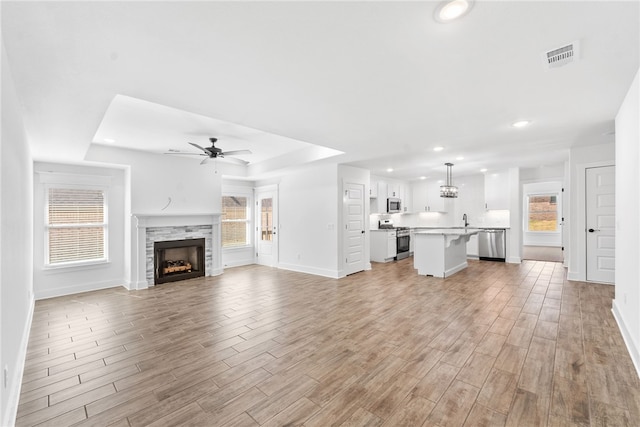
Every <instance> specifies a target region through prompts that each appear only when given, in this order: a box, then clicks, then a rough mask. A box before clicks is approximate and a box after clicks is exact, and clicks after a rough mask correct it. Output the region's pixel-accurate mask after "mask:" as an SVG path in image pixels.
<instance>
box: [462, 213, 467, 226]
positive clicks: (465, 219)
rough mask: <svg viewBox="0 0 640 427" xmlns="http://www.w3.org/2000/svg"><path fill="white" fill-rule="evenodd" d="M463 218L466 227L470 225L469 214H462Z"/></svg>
mask: <svg viewBox="0 0 640 427" xmlns="http://www.w3.org/2000/svg"><path fill="white" fill-rule="evenodd" d="M462 220H463V221H464V226H465V228H466V227H467V226H468V225H469V223H468V222H467V214H464V215H462Z"/></svg>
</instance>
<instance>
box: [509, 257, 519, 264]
mask: <svg viewBox="0 0 640 427" xmlns="http://www.w3.org/2000/svg"><path fill="white" fill-rule="evenodd" d="M507 263H509V264H521V263H522V259H521V258H520V257H519V256H510V257H509V258H507Z"/></svg>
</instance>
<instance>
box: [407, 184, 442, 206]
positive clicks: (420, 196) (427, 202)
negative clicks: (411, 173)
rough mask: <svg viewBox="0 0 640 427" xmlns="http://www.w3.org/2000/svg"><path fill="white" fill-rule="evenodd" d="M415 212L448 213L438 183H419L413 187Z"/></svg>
mask: <svg viewBox="0 0 640 427" xmlns="http://www.w3.org/2000/svg"><path fill="white" fill-rule="evenodd" d="M412 190H413V191H412V196H413V212H446V208H445V204H444V199H443V198H442V197H440V184H439V183H438V182H437V181H417V182H414V183H413V186H412Z"/></svg>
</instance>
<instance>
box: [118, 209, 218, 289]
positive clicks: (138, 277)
mask: <svg viewBox="0 0 640 427" xmlns="http://www.w3.org/2000/svg"><path fill="white" fill-rule="evenodd" d="M220 217H221V214H219V213H184V214H147V213H136V214H132V215H131V254H132V263H131V267H132V268H131V276H132V277H131V280H130V281H129V288H130V289H146V288H148V287H149V286H153V282H152V283H149V281H148V279H147V263H148V253H147V229H148V228H156V227H167V228H171V227H185V226H186V227H188V226H199V225H210V226H211V229H212V236H211V242H212V247H211V250H212V255H213V260H212V263H211V264H212V265H211V266H210V268H208V269H207V271H206V275H207V276H216V275H219V274H222V250H221V241H220Z"/></svg>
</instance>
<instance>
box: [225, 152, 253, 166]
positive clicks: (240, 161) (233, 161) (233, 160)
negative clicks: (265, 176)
mask: <svg viewBox="0 0 640 427" xmlns="http://www.w3.org/2000/svg"><path fill="white" fill-rule="evenodd" d="M224 154H227V153H224ZM219 158H221V159H223V160H224V161H225V162H228V163H235V164H237V165H243V166H246V165H248V164H249V162H247V161H246V160H241V159H234V158H233V157H229V158H227V157H219Z"/></svg>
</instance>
